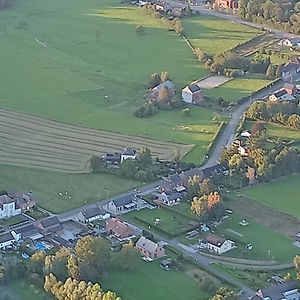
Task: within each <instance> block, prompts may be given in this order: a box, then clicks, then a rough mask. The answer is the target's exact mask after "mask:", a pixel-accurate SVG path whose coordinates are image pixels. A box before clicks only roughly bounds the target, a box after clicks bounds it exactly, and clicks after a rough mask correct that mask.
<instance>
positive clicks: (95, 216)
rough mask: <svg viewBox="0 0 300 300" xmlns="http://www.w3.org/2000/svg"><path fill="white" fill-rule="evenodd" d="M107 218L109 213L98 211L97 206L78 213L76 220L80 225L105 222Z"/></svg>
mask: <svg viewBox="0 0 300 300" xmlns="http://www.w3.org/2000/svg"><path fill="white" fill-rule="evenodd" d="M109 217H110V214H109V213H107V212H106V211H104V210H102V209H100V208H99V207H98V206H94V207H90V208H87V209H86V210H83V211H81V212H79V214H78V217H77V218H78V220H79V221H80V222H82V223H90V222H93V221H96V220H106V219H108V218H109Z"/></svg>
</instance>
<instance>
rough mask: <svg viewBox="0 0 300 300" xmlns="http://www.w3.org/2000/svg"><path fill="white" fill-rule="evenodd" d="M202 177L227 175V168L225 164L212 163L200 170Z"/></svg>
mask: <svg viewBox="0 0 300 300" xmlns="http://www.w3.org/2000/svg"><path fill="white" fill-rule="evenodd" d="M202 173H203V176H204V178H212V177H214V176H227V175H229V170H228V168H227V167H226V166H225V165H221V164H218V165H214V166H211V167H208V168H205V169H203V170H202Z"/></svg>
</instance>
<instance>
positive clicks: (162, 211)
mask: <svg viewBox="0 0 300 300" xmlns="http://www.w3.org/2000/svg"><path fill="white" fill-rule="evenodd" d="M124 218H125V219H126V220H128V221H130V222H132V223H142V222H140V221H139V220H142V221H143V222H146V223H147V224H144V227H148V228H149V227H150V228H149V229H150V230H157V231H159V230H160V231H162V233H166V234H167V235H171V236H176V235H179V234H181V233H182V232H183V231H185V230H187V229H188V228H189V227H190V226H189V222H190V221H191V219H189V218H187V217H184V216H183V215H180V214H178V213H176V212H175V211H171V210H168V209H167V208H164V207H158V208H155V209H148V208H145V209H142V210H140V211H133V212H129V213H127V214H125V215H124ZM156 220H157V221H158V222H157V224H156V225H155V224H154V223H155V221H156Z"/></svg>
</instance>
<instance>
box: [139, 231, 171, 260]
mask: <svg viewBox="0 0 300 300" xmlns="http://www.w3.org/2000/svg"><path fill="white" fill-rule="evenodd" d="M135 247H136V249H138V250H139V251H140V253H141V255H142V256H143V257H147V258H151V259H157V258H160V257H163V256H165V249H164V248H163V247H162V246H160V245H159V243H154V242H153V241H151V240H149V239H147V238H145V237H144V236H141V237H140V238H139V239H138V241H137V243H136V246H135Z"/></svg>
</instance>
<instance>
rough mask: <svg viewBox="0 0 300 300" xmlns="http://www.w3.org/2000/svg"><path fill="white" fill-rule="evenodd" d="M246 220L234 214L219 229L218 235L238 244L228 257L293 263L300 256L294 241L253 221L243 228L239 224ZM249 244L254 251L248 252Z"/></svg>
mask: <svg viewBox="0 0 300 300" xmlns="http://www.w3.org/2000/svg"><path fill="white" fill-rule="evenodd" d="M244 218H245V217H243V216H241V215H237V214H233V215H231V216H230V218H229V220H227V221H226V222H224V224H223V225H220V226H219V227H217V230H216V233H217V234H221V235H224V236H225V237H226V238H228V239H230V240H233V241H235V242H236V244H237V249H234V250H232V251H230V252H228V253H227V255H228V256H231V257H240V258H247V259H257V260H268V259H272V260H276V261H278V262H292V260H293V257H294V256H295V255H297V254H299V248H297V247H296V246H295V245H293V241H292V239H290V238H288V237H285V236H283V235H280V234H278V233H276V232H274V231H273V230H271V229H270V228H267V227H265V226H263V225H260V224H257V223H255V222H253V221H252V220H247V221H248V222H249V224H248V225H247V226H242V225H240V224H239V222H240V221H241V220H243V219H244ZM228 230H229V231H228ZM232 231H234V232H232ZM249 243H251V244H252V245H253V249H252V250H246V245H247V244H249Z"/></svg>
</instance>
